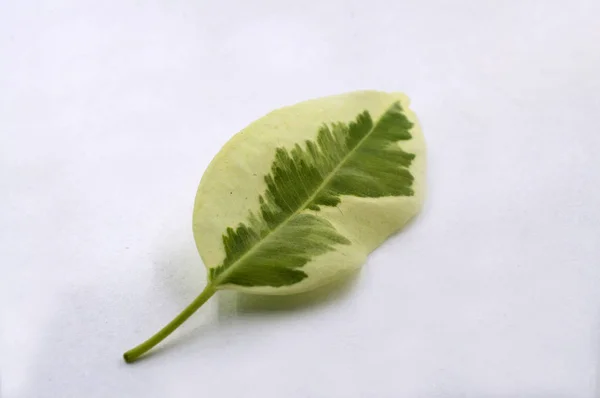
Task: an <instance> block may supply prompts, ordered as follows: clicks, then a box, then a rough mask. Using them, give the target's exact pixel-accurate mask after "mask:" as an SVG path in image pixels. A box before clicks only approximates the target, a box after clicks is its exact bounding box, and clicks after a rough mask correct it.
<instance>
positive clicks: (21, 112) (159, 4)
mask: <svg viewBox="0 0 600 398" xmlns="http://www.w3.org/2000/svg"><path fill="white" fill-rule="evenodd" d="M599 21H600V2H599V1H598V0H587V1H585V0H580V1H579V0H578V1H570V2H568V1H542V0H534V1H528V0H527V1H523V0H521V1H478V0H472V1H467V0H462V1H447V2H446V1H424V0H421V1H410V2H409V1H393V0H389V1H364V0H360V1H341V0H339V1H324V2H321V1H283V0H273V1H266V0H254V1H242V0H238V1H223V0H220V1H208V0H206V1H204V0H202V1H193V0H175V1H173V0H155V1H134V0H112V1H97V2H92V1H76V0H72V1H54V0H53V1H50V0H49V1H46V2H43V1H37V2H36V1H5V2H2V5H1V6H0V51H1V52H0V138H1V141H0V226H1V229H0V267H2V268H1V273H0V283H1V297H0V299H1V301H0V302H1V303H2V304H1V305H2V337H1V353H0V360H1V372H2V398H46V397H47V398H67V397H74V398H81V397H85V398H95V397H98V398H121V397H124V398H128V397H145V398H148V397H150V398H152V397H211V398H215V397H244V398H246V397H248V398H252V397H260V398H265V397H274V398H275V397H277V398H280V397H286V398H288V397H289V398H306V397H308V398H313V397H315V398H320V397H323V398H332V397H333V398H338V397H340V398H345V397H349V398H354V397H357V398H358V397H361V398H362V397H365V398H388V397H389V398H399V397H400V398H402V397H425V398H427V397H440V398H442V397H444V398H445V397H447V398H457V397H473V398H480V397H540V398H541V397H544V398H547V397H549V398H557V397H565V398H579V397H581V398H583V397H598V396H600V387H599V382H600V22H599ZM356 89H381V90H386V91H396V90H398V91H403V92H405V93H407V94H408V95H409V96H410V97H411V98H412V100H413V109H414V110H415V111H416V112H417V115H418V116H419V117H420V120H421V122H422V125H423V130H424V133H425V135H426V139H427V142H428V147H429V152H428V153H429V175H428V185H429V195H428V200H427V204H426V207H425V209H424V211H423V213H422V214H421V215H420V217H419V218H418V219H417V220H416V221H415V222H413V223H412V224H411V225H410V226H409V227H407V228H406V229H405V230H404V231H403V232H402V233H401V234H399V235H397V236H395V237H393V238H392V239H390V240H389V241H388V242H387V243H386V244H385V245H384V246H382V247H381V248H380V249H379V250H377V251H376V252H374V253H373V254H372V255H371V256H370V257H369V260H368V262H367V264H366V265H365V267H364V268H363V270H362V272H361V273H360V274H359V275H357V276H356V277H355V278H352V279H351V280H349V281H344V282H342V283H340V284H339V285H337V286H334V287H331V288H329V289H324V290H321V291H317V292H315V293H312V294H308V295H304V296H298V297H284V298H261V297H254V296H239V295H236V294H234V293H228V292H226V293H219V294H218V295H217V296H216V297H214V298H213V299H212V300H211V301H210V302H209V303H208V304H207V305H206V306H205V307H203V308H202V309H201V310H200V311H199V312H198V313H197V314H196V315H195V316H194V317H193V318H192V319H190V320H189V321H188V322H187V323H186V324H185V325H184V327H182V328H181V329H180V330H179V331H178V332H177V333H176V334H174V335H172V336H171V338H169V340H168V342H166V344H164V346H163V347H162V348H161V349H158V350H156V352H155V353H154V354H153V355H151V356H149V357H148V358H147V359H146V360H144V361H140V362H139V363H136V364H135V365H133V366H130V365H126V364H124V363H123V362H122V360H121V354H122V352H123V351H124V350H126V349H128V348H131V346H133V345H135V344H137V343H139V342H141V341H142V340H143V339H145V338H146V337H148V336H149V335H150V334H152V333H154V332H155V331H156V330H157V329H158V328H159V327H160V326H162V325H163V324H164V323H165V322H167V321H169V320H170V319H171V318H172V317H173V316H174V315H175V314H176V313H178V312H179V310H180V309H181V308H183V307H184V306H185V305H187V303H188V302H189V301H191V300H192V298H193V297H195V295H196V294H197V293H198V292H199V291H200V290H201V288H202V287H203V285H204V281H205V276H204V269H203V266H202V263H201V261H200V258H199V256H198V255H197V253H196V249H195V247H194V243H193V238H192V233H191V210H192V205H193V200H194V194H195V191H196V187H197V184H198V181H199V180H200V177H201V175H202V172H203V171H204V169H205V167H206V166H207V164H208V162H209V161H210V160H211V158H212V157H213V156H214V155H215V154H216V153H217V151H218V150H219V148H220V147H221V146H222V145H223V144H224V143H225V142H226V141H227V140H228V139H229V138H230V137H231V136H232V135H233V134H234V133H236V132H237V131H239V130H240V129H241V128H243V127H244V126H245V125H247V124H248V123H249V122H251V121H252V120H254V119H256V118H258V117H260V116H262V115H263V114H265V113H266V112H268V111H271V110H272V109H274V108H277V107H280V106H283V105H287V104H293V103H295V102H298V101H302V100H305V99H309V98H313V97H318V96H323V95H329V94H337V93H341V92H346V91H352V90H356Z"/></svg>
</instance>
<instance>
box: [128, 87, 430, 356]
mask: <svg viewBox="0 0 600 398" xmlns="http://www.w3.org/2000/svg"><path fill="white" fill-rule="evenodd" d="M407 106H408V99H407V98H406V97H405V96H404V95H402V94H398V93H391V94H388V93H382V92H376V91H363V92H355V93H349V94H344V95H339V96H333V97H326V98H320V99H316V100H311V101H306V102H303V103H300V104H296V105H293V106H290V107H286V108H282V109H279V110H276V111H274V112H272V113H270V114H268V115H267V116H265V117H263V118H261V119H259V120H257V121H255V122H254V123H252V124H250V125H249V126H248V127H247V128H245V129H244V130H242V131H241V132H240V133H238V134H236V135H235V136H234V137H233V138H232V139H231V140H230V141H229V142H228V143H227V144H226V145H225V146H224V147H223V149H222V150H221V151H220V152H219V153H218V154H217V156H215V158H214V159H213V161H212V162H211V163H210V165H209V166H208V168H207V170H206V171H205V173H204V175H203V177H202V181H201V182H200V185H199V187H198V192H197V194H196V202H195V204H194V217H193V227H194V237H195V240H196V245H197V247H198V251H199V253H200V255H201V257H202V259H203V261H204V264H205V265H206V267H207V269H208V284H207V286H206V287H205V289H204V290H203V291H202V292H201V293H200V295H199V296H198V297H197V298H196V299H195V300H194V301H193V302H192V303H191V304H190V305H189V306H188V307H186V308H185V309H184V310H183V311H182V312H181V313H180V314H179V315H178V316H177V317H175V318H174V319H173V320H172V321H171V322H170V323H169V324H167V325H166V326H165V327H163V328H162V329H161V330H159V331H158V332H157V333H156V334H155V335H153V336H152V337H150V338H149V339H148V340H146V341H144V342H143V343H142V344H140V345H138V346H136V347H134V348H133V349H131V350H129V351H127V352H126V353H125V354H124V359H125V361H127V362H133V361H135V360H136V359H137V358H138V357H140V356H141V355H143V354H144V353H145V352H147V351H148V350H150V349H151V348H152V347H154V346H155V345H156V344H158V343H159V342H160V341H162V340H163V339H164V338H165V337H167V336H168V335H169V334H170V333H172V332H173V331H174V330H175V329H177V328H178V327H179V326H180V325H181V324H182V323H183V322H185V321H186V320H187V319H188V318H189V317H190V316H191V315H192V314H193V313H194V312H195V311H196V310H197V309H198V308H199V307H200V306H202V305H203V304H204V303H205V302H206V301H207V300H208V299H209V298H210V297H211V296H212V295H213V294H214V293H215V292H216V291H217V290H219V289H236V290H240V291H246V292H249V293H261V294H291V293H297V292H302V291H306V290H310V289H314V288H315V287H318V286H321V285H323V284H326V283H328V282H329V281H332V280H334V279H335V278H338V277H340V276H341V275H343V274H346V273H348V272H351V271H352V270H355V269H357V268H359V267H360V266H361V265H362V264H363V263H364V261H365V258H366V256H367V255H368V253H370V252H371V251H372V250H374V249H375V248H376V247H378V246H379V245H380V244H381V243H382V242H383V241H384V240H385V239H387V238H388V237H389V236H390V235H391V234H393V233H394V232H396V231H398V230H399V229H400V228H402V226H403V225H404V224H406V222H407V221H408V220H410V219H411V218H412V217H413V216H414V215H415V214H416V213H417V212H418V211H419V210H420V208H421V205H422V201H423V197H424V183H423V182H424V181H423V180H424V174H425V144H424V141H423V137H422V135H421V132H420V130H419V128H418V126H417V123H416V117H415V116H414V114H413V113H412V112H411V111H410V110H409V109H408V107H407Z"/></svg>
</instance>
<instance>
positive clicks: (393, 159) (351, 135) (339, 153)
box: [209, 102, 415, 287]
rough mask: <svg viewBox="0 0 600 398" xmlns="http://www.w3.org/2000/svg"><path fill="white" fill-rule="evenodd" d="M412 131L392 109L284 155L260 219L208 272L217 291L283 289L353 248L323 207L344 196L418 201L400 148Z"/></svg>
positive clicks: (398, 109) (328, 129) (335, 127)
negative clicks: (311, 267) (310, 267)
mask: <svg viewBox="0 0 600 398" xmlns="http://www.w3.org/2000/svg"><path fill="white" fill-rule="evenodd" d="M412 127H413V124H412V123H411V122H410V121H409V120H408V119H407V117H406V116H405V115H404V113H403V110H402V106H401V105H400V103H399V102H396V103H394V104H393V105H392V106H391V107H390V108H389V109H388V110H387V111H386V112H385V113H384V114H383V115H382V116H381V118H380V119H379V121H377V123H375V124H374V123H373V120H372V118H371V115H370V114H369V112H368V111H364V112H362V113H361V114H359V115H358V116H357V117H356V119H355V120H354V121H352V122H350V123H343V122H339V123H333V124H331V125H329V126H328V125H324V126H322V127H321V128H320V129H319V131H318V134H317V138H316V140H314V141H310V140H306V141H305V142H304V146H301V145H299V144H296V145H295V146H294V147H293V148H292V149H291V150H287V149H285V148H278V149H277V150H276V153H275V159H274V161H273V164H272V166H271V172H270V174H268V175H267V176H265V182H266V184H267V189H266V191H265V192H264V193H263V194H262V195H261V196H259V198H258V201H259V203H260V212H259V214H258V215H256V214H254V213H252V212H251V213H250V214H249V216H248V221H246V223H240V224H239V225H238V226H237V228H235V230H234V229H233V228H228V229H227V231H226V232H225V234H224V235H223V245H224V248H225V259H224V260H223V262H222V264H221V265H219V266H218V267H214V268H211V269H210V273H209V278H210V280H211V283H213V284H214V285H215V286H219V285H225V284H235V285H241V286H273V287H280V286H285V285H291V284H294V283H297V282H300V281H301V280H302V279H304V278H306V277H307V275H306V273H304V272H303V271H302V270H300V269H299V268H301V267H302V266H304V265H305V264H306V263H307V262H309V261H311V260H312V259H313V258H314V257H316V256H319V255H321V254H324V253H326V252H328V251H331V250H335V247H336V245H348V244H350V240H348V239H347V238H346V237H344V236H343V235H342V234H340V233H339V232H338V231H337V230H336V228H335V227H334V226H333V225H332V224H331V223H330V222H329V221H327V220H326V219H324V218H322V217H320V216H319V215H318V212H319V210H320V209H321V207H322V206H337V205H338V204H339V203H340V201H341V196H342V195H352V196H357V197H361V198H379V197H384V196H412V195H413V194H414V192H413V189H412V188H411V186H412V183H413V180H414V178H413V176H412V174H411V173H410V171H409V170H408V167H409V166H410V164H411V162H412V161H413V159H414V157H415V155H414V154H411V153H407V152H404V151H403V150H402V149H401V148H400V147H399V146H398V142H399V141H402V140H409V139H411V138H412V137H411V134H410V129H411V128H412Z"/></svg>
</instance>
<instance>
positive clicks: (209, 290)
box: [123, 283, 216, 363]
mask: <svg viewBox="0 0 600 398" xmlns="http://www.w3.org/2000/svg"><path fill="white" fill-rule="evenodd" d="M215 292H216V289H215V288H214V287H213V286H212V285H211V284H210V283H209V284H208V285H206V287H205V288H204V290H203V291H202V293H200V294H199V295H198V297H196V298H195V299H194V301H192V302H191V303H190V305H188V306H187V307H186V308H185V309H184V310H183V311H181V313H180V314H179V315H177V316H176V317H175V318H174V319H173V320H172V321H171V322H169V323H168V324H167V325H166V326H165V327H163V328H162V329H160V330H159V331H158V332H156V334H155V335H154V336H152V337H150V338H149V339H148V340H146V341H144V342H143V343H142V344H140V345H138V346H136V347H134V348H132V349H131V350H129V351H127V352H126V353H125V354H123V359H124V360H125V362H127V363H132V362H135V361H136V360H137V359H138V358H139V357H140V356H142V355H144V354H145V353H146V352H147V351H149V350H150V349H151V348H152V347H154V346H155V345H157V344H158V343H160V342H161V341H163V340H164V339H165V338H166V337H167V336H168V335H170V334H171V333H173V331H175V329H177V328H178V327H179V326H181V324H182V323H183V322H185V321H186V320H187V319H188V318H189V317H190V316H192V314H193V313H194V312H196V310H197V309H198V308H200V307H201V306H202V304H204V303H206V301H207V300H208V299H209V298H211V297H212V295H213V294H215Z"/></svg>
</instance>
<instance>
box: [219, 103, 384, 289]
mask: <svg viewBox="0 0 600 398" xmlns="http://www.w3.org/2000/svg"><path fill="white" fill-rule="evenodd" d="M393 105H394V104H392V105H391V106H390V107H388V108H387V109H386V111H385V112H383V114H382V115H381V117H380V118H379V119H378V120H377V123H375V124H373V127H372V128H371V130H369V132H368V133H367V134H365V136H364V137H363V138H361V139H360V140H359V141H358V143H357V144H356V146H354V148H352V149H351V150H350V152H348V154H346V156H344V157H343V158H342V160H341V161H340V162H339V164H338V165H337V166H335V167H334V168H333V170H331V172H330V173H329V175H328V176H327V177H326V178H325V179H324V180H323V182H322V183H321V184H320V185H319V186H318V187H317V189H315V192H314V193H313V194H312V195H311V196H309V198H308V199H307V200H306V201H304V203H302V205H301V206H300V207H298V210H296V211H295V212H293V213H292V214H290V215H289V216H288V217H286V218H284V219H283V221H282V222H281V223H280V224H279V225H278V226H277V227H275V228H273V229H271V230H269V232H268V233H267V234H266V235H265V236H264V237H263V238H262V239H261V240H260V242H258V243H257V244H255V245H254V246H252V248H251V249H250V250H248V251H247V252H246V253H244V254H243V255H242V256H241V257H240V258H238V259H237V260H236V261H235V262H233V263H231V265H230V266H229V267H228V268H227V269H226V270H225V271H223V272H222V273H221V275H219V277H218V278H215V280H213V281H212V282H211V284H213V285H214V287H215V288H216V289H218V288H219V286H220V285H221V284H220V283H219V282H218V281H219V280H223V279H224V278H225V277H226V276H227V275H228V274H230V273H231V269H233V268H235V265H236V264H239V263H241V262H242V261H243V260H244V259H245V258H246V257H248V256H250V255H251V254H252V253H253V252H254V251H256V250H257V248H258V247H260V245H261V244H262V243H263V242H265V241H266V240H267V239H268V238H269V236H271V235H273V234H274V233H275V232H277V231H278V230H279V229H281V228H282V227H283V226H284V225H286V224H287V223H288V222H289V221H290V220H291V219H292V218H294V217H296V216H297V215H298V214H300V213H302V212H303V211H304V210H305V209H306V206H307V205H308V204H310V202H312V201H313V200H314V199H315V198H316V197H317V195H318V194H319V193H320V192H321V190H322V189H323V188H325V187H326V186H327V184H329V182H330V181H331V179H332V178H333V176H335V174H336V173H337V172H338V171H339V170H340V169H341V168H342V166H343V165H344V164H345V163H346V162H347V161H348V159H349V158H351V157H352V155H353V154H354V153H355V152H356V150H357V149H358V148H359V147H360V146H361V145H362V143H363V142H364V141H365V140H367V139H368V138H369V137H370V136H371V134H372V133H373V131H375V129H376V128H377V126H378V125H379V123H380V122H381V119H382V118H383V116H384V115H385V114H386V113H387V112H388V110H389V109H390V108H391V107H392V106H393ZM321 206H322V205H321Z"/></svg>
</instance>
